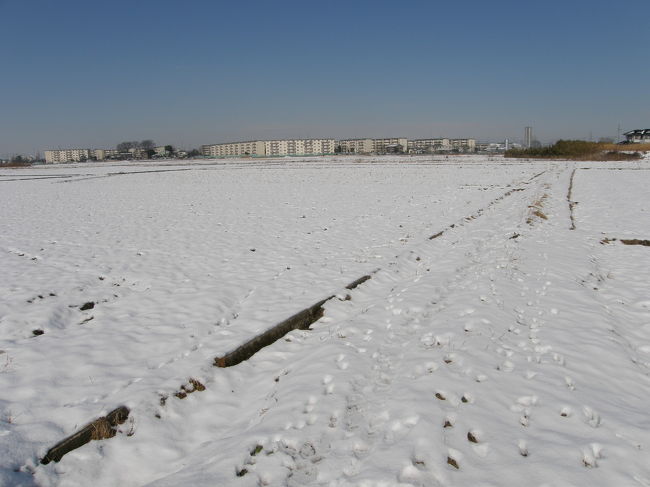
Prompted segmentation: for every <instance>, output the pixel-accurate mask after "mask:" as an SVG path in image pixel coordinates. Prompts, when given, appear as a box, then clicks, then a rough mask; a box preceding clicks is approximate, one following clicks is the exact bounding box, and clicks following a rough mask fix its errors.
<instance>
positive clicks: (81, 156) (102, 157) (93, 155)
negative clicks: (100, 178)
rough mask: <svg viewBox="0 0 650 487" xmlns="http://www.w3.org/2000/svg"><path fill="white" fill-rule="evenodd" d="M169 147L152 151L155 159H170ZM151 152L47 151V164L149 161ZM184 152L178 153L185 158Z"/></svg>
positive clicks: (156, 148)
mask: <svg viewBox="0 0 650 487" xmlns="http://www.w3.org/2000/svg"><path fill="white" fill-rule="evenodd" d="M168 148H169V146H164V145H161V146H158V147H154V148H153V149H152V151H153V156H154V157H168V156H169V155H170V154H169V152H168ZM150 154H151V152H150V151H148V150H146V149H141V148H138V147H134V148H131V149H128V150H127V151H124V152H121V151H119V150H117V149H50V150H46V151H45V163H46V164H55V163H58V162H86V161H107V160H124V159H149V158H150ZM183 154H184V152H183V151H180V152H178V153H176V155H178V156H181V157H182V156H183Z"/></svg>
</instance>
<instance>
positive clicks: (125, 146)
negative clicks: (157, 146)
mask: <svg viewBox="0 0 650 487" xmlns="http://www.w3.org/2000/svg"><path fill="white" fill-rule="evenodd" d="M138 144H139V142H120V143H119V144H117V147H116V149H117V150H118V152H128V151H129V149H134V148H136V147H138Z"/></svg>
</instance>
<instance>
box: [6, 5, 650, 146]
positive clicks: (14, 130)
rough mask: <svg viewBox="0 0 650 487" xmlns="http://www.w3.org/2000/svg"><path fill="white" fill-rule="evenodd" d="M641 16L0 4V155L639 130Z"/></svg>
mask: <svg viewBox="0 0 650 487" xmlns="http://www.w3.org/2000/svg"><path fill="white" fill-rule="evenodd" d="M649 14H650V5H649V4H648V1H647V0H618V1H603V0H563V1H559V0H546V1H544V2H526V1H521V0H518V1H510V0H493V1H487V0H466V1H463V2H459V1H444V2H443V1H436V0H430V1H416V0H414V1H409V0H403V1H401V2H397V1H393V2H387V1H372V2H371V1H365V0H360V1H355V0H348V1H339V0H332V1H328V2H315V1H310V0H303V1H293V0H288V1H283V0H275V1H271V0H267V1H238V2H233V1H229V2H225V1H217V0H215V1H207V0H187V1H181V0H177V1H169V0H155V1H154V0H137V1H121V0H119V1H91V0H84V1H80V0H58V1H54V0H40V1H37V0H0V62H1V64H0V94H1V95H0V156H2V155H7V154H12V153H35V152H37V151H43V150H44V149H46V148H56V147H100V148H108V147H114V146H115V145H116V144H117V143H119V142H121V141H124V140H141V139H145V138H151V139H154V140H155V141H156V142H158V143H160V144H167V143H171V144H174V145H177V146H181V147H187V148H191V147H197V146H199V145H200V144H205V143H214V142H221V141H228V140H242V139H257V138H273V137H335V138H338V137H366V136H368V137H383V136H393V135H394V136H397V135H399V136H406V137H438V136H440V137H443V136H446V137H474V138H477V139H480V140H501V139H503V138H505V137H509V138H511V139H521V138H522V137H523V127H524V126H526V125H532V126H533V127H534V133H535V136H536V137H537V138H539V139H540V140H542V141H544V142H547V141H552V140H554V139H557V138H560V137H565V138H567V137H570V138H588V137H589V136H590V134H591V136H592V137H593V138H594V139H595V138H598V137H601V136H615V135H616V131H617V125H618V124H619V123H621V126H622V128H623V130H626V129H632V128H639V127H642V128H646V127H648V126H650V97H649V96H648V86H650V62H649V61H648V47H649V46H650V15H649Z"/></svg>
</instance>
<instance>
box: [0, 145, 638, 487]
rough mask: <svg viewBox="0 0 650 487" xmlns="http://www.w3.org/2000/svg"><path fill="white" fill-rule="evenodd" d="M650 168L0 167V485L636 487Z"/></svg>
mask: <svg viewBox="0 0 650 487" xmlns="http://www.w3.org/2000/svg"><path fill="white" fill-rule="evenodd" d="M649 163H650V160H649V159H648V158H646V159H644V160H642V161H639V162H625V163H619V162H617V163H603V162H579V163H574V162H563V161H553V162H546V161H513V160H507V159H502V158H500V157H483V156H458V157H433V158H432V157H375V158H372V157H329V158H305V159H296V158H291V159H278V160H231V161H192V162H188V163H185V164H182V165H178V164H171V163H170V164H166V165H161V164H158V165H153V164H134V163H126V164H124V163H122V164H70V165H60V166H54V167H33V168H29V169H5V170H2V171H0V188H1V191H0V203H1V205H2V217H1V218H0V269H1V276H2V277H1V278H0V292H1V295H2V300H1V301H0V485H7V486H14V485H24V486H32V485H38V486H83V485H89V484H92V485H93V486H95V487H101V486H112V485H121V486H143V485H151V486H177V485H201V486H202V485H224V486H226V485H228V486H230V485H233V486H258V485H269V486H276V485H279V486H281V485H286V486H302V485H321V486H332V487H334V486H337V487H338V486H359V487H363V486H395V485H399V486H438V485H439V486H465V485H476V486H495V487H496V486H513V487H514V486H521V485H531V486H583V485H590V486H612V485H621V486H634V485H639V486H645V487H648V486H650V455H649V454H648V451H649V449H650V416H649V415H648V399H649V398H650V292H649V289H650V288H649V287H648V284H647V281H648V276H649V273H648V269H650V249H649V248H648V247H646V246H642V245H624V244H623V243H622V242H621V239H650V218H649V213H650V197H649V196H650V193H648V187H649V186H650V164H649ZM572 174H573V178H572ZM572 180H573V184H571V181H572ZM570 186H571V192H570V194H569V187H570ZM570 202H571V203H572V204H569V203H570ZM571 212H572V213H573V221H574V223H575V229H573V230H572V229H571V218H570V213H571ZM440 232H442V233H440ZM439 233H440V235H439V236H436V238H433V239H431V238H430V237H432V236H434V235H438V234H439ZM373 271H376V273H374V274H373V276H372V278H371V279H370V280H368V281H367V282H365V283H363V284H361V285H360V286H359V287H357V288H356V289H354V290H351V291H348V290H345V289H344V286H345V285H346V284H348V283H350V282H351V281H354V280H355V279H357V278H359V277H361V276H363V275H365V274H368V273H371V272H373ZM332 294H335V295H336V297H335V298H333V299H331V300H329V301H327V302H326V304H325V305H324V310H325V312H324V315H323V317H322V318H320V319H319V320H318V321H317V322H315V323H314V324H313V325H312V326H311V329H310V330H296V331H292V332H290V333H289V334H288V335H286V336H285V337H284V338H282V339H280V340H279V341H277V342H276V343H274V344H272V345H271V346H268V347H266V348H263V349H262V350H260V351H259V352H258V353H257V354H256V355H254V356H253V357H251V358H250V359H249V360H247V361H245V362H242V363H241V364H239V365H237V366H234V367H231V368H225V369H223V368H217V367H214V366H213V365H212V364H213V360H214V358H215V357H218V356H222V355H223V354H225V353H227V352H229V351H232V350H233V349H235V348H236V347H237V346H239V345H241V344H242V343H244V342H246V341H247V340H249V339H251V338H253V337H255V336H256V335H258V334H260V333H262V332H263V331H265V330H267V329H269V328H270V327H272V326H273V325H274V324H276V323H279V322H280V321H282V320H284V319H286V318H287V317H289V316H291V315H292V314H295V313H296V312H298V311H300V310H302V309H304V308H306V307H307V306H310V305H312V304H314V303H316V302H318V301H319V300H321V299H324V298H326V297H328V296H330V295H332ZM190 379H192V380H194V381H196V382H195V383H200V384H201V385H202V386H205V390H196V391H194V392H191V393H188V394H186V395H185V397H184V398H182V399H181V398H179V397H177V396H176V395H175V393H176V392H179V391H180V390H181V386H183V385H186V389H187V390H192V389H194V386H191V385H190ZM122 405H125V406H127V407H128V408H130V410H131V415H130V417H129V419H128V420H127V422H125V423H124V424H123V425H121V426H120V427H119V431H118V434H117V435H116V436H115V437H114V438H110V439H105V440H99V441H91V442H90V443H88V444H86V445H84V446H83V447H81V448H79V449H77V450H74V451H72V452H70V453H68V454H67V455H66V456H65V457H63V459H62V460H61V461H60V462H58V463H54V462H53V463H50V464H48V465H41V464H40V463H39V460H40V459H41V458H42V457H43V456H44V455H45V453H46V452H47V450H48V449H49V448H50V447H52V446H53V445H54V444H55V443H57V442H58V441H60V440H62V439H63V438H65V437H66V436H68V435H71V434H73V433H74V432H75V431H78V430H79V429H80V428H82V427H83V426H84V425H86V424H87V423H89V422H90V421H92V420H94V419H96V418H98V417H100V416H102V415H105V414H106V413H107V412H109V411H111V410H113V409H115V408H116V407H118V406H122Z"/></svg>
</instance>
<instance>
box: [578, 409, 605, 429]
mask: <svg viewBox="0 0 650 487" xmlns="http://www.w3.org/2000/svg"><path fill="white" fill-rule="evenodd" d="M582 414H583V415H584V418H585V422H586V423H587V424H588V425H589V426H591V427H592V428H598V427H599V426H600V424H601V422H602V420H601V418H600V414H598V413H597V412H596V411H594V410H593V409H592V408H590V407H589V406H583V408H582Z"/></svg>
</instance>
